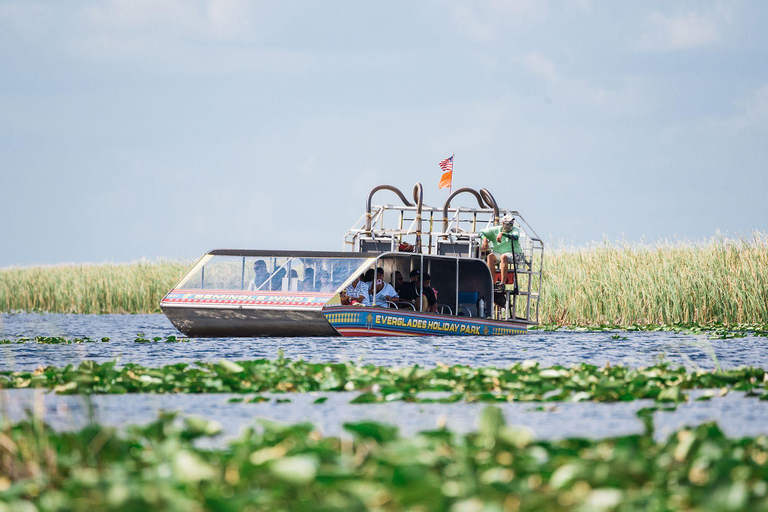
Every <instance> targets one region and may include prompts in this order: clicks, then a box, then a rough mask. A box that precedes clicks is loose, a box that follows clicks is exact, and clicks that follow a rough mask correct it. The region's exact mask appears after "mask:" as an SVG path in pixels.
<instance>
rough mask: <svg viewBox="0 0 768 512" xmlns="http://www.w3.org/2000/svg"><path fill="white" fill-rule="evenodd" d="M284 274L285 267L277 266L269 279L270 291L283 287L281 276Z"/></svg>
mask: <svg viewBox="0 0 768 512" xmlns="http://www.w3.org/2000/svg"><path fill="white" fill-rule="evenodd" d="M285 274H287V272H286V271H285V268H283V267H280V268H278V269H277V270H276V271H275V273H274V274H272V279H270V282H271V283H270V284H271V285H272V286H270V288H269V289H270V290H272V291H280V290H282V289H283V278H284V277H285Z"/></svg>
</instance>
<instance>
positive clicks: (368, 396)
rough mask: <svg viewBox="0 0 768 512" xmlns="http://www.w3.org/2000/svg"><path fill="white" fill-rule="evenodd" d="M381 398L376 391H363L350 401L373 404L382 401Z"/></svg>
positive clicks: (352, 402)
mask: <svg viewBox="0 0 768 512" xmlns="http://www.w3.org/2000/svg"><path fill="white" fill-rule="evenodd" d="M380 401H381V398H379V396H378V395H376V394H375V393H361V394H360V395H358V396H356V397H355V398H353V399H352V400H350V401H349V403H351V404H373V403H376V402H380Z"/></svg>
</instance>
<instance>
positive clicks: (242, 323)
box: [163, 306, 339, 338]
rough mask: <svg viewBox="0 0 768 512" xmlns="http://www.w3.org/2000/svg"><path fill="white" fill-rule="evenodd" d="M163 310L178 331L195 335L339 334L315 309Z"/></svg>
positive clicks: (281, 335) (178, 308)
mask: <svg viewBox="0 0 768 512" xmlns="http://www.w3.org/2000/svg"><path fill="white" fill-rule="evenodd" d="M163 312H164V313H165V315H166V316H167V317H168V319H169V320H170V321H171V323H173V325H174V326H175V327H176V328H177V329H178V330H179V331H181V332H182V333H184V334H185V335H186V336H190V337H195V338H202V337H215V338H228V337H256V336H276V337H293V336H338V335H339V334H338V333H337V332H336V330H335V329H334V328H333V327H332V326H331V325H330V324H329V323H328V321H327V320H326V319H325V316H323V313H322V311H320V310H319V309H315V310H310V309H286V308H282V309H248V308H240V307H233V308H222V307H216V308H212V307H178V306H175V307H174V306H163Z"/></svg>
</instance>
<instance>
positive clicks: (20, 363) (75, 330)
mask: <svg viewBox="0 0 768 512" xmlns="http://www.w3.org/2000/svg"><path fill="white" fill-rule="evenodd" d="M140 334H141V335H143V336H144V337H146V338H153V337H156V336H157V337H162V338H166V337H167V336H172V335H174V336H180V334H179V333H178V331H176V329H175V328H174V327H173V326H172V325H171V323H170V322H169V321H168V320H167V319H166V318H165V316H163V315H61V314H14V315H9V314H4V315H2V316H0V338H3V339H17V338H18V337H22V336H26V337H35V336H60V337H65V338H69V339H72V338H76V337H86V336H87V337H89V338H91V339H101V338H102V337H108V338H110V341H109V342H108V343H101V342H95V343H83V344H70V345H44V344H37V343H29V342H28V343H25V344H11V345H0V369H3V370H20V369H25V370H29V369H34V368H37V367H38V366H40V365H42V366H47V365H54V366H64V365H67V364H75V365H77V364H79V363H80V362H81V361H83V360H86V359H90V360H95V361H99V362H104V361H109V360H112V359H115V358H119V360H120V362H133V363H138V364H141V365H144V366H162V365H167V364H172V363H177V362H190V363H193V362H195V361H218V360H219V359H234V360H237V359H258V358H267V359H274V358H276V357H277V356H278V353H279V352H280V351H282V352H283V353H284V354H285V356H286V357H289V358H292V359H305V360H308V361H315V362H342V361H354V362H359V363H371V364H376V365H383V366H406V365H414V364H419V365H422V366H427V367H430V366H433V365H434V364H435V363H437V362H441V363H445V364H465V365H469V366H473V367H478V366H501V367H504V366H508V365H510V364H512V363H515V362H519V361H523V360H527V359H530V360H535V361H539V362H540V363H541V364H542V365H543V366H552V365H564V366H569V365H572V364H576V363H580V362H587V363H591V364H596V365H605V364H606V363H610V364H611V365H617V364H622V365H627V366H633V367H637V366H648V365H652V364H655V363H657V362H658V361H659V360H660V359H665V360H668V361H671V362H673V363H676V364H681V365H684V366H686V367H688V368H691V369H698V368H703V369H711V368H715V367H717V366H718V365H719V366H720V367H722V368H734V367H738V366H745V365H749V366H759V367H763V368H765V367H768V340H766V339H765V338H759V337H754V336H748V337H746V338H736V339H728V340H710V339H708V337H707V336H706V335H690V334H682V333H670V332H620V333H610V332H545V331H531V332H529V333H528V334H526V335H522V336H509V337H482V336H477V337H459V336H454V337H437V336H435V337H418V338H417V337H414V338H205V339H194V340H192V341H190V342H188V343H163V342H161V343H149V344H148V343H135V342H134V340H135V339H136V337H137V336H138V335H140ZM616 335H618V337H620V338H622V339H613V337H612V336H616ZM233 396H235V395H229V394H218V395H212V394H204V395H190V394H185V395H152V394H135V395H120V396H115V395H107V396H94V397H93V398H92V404H93V409H94V412H95V415H96V418H97V419H98V420H99V421H101V422H103V423H105V424H107V425H113V426H123V425H125V424H128V423H147V422H149V421H152V420H153V419H154V418H155V417H156V416H157V413H158V411H159V410H161V409H164V410H177V411H180V413H181V414H182V415H197V416H203V417H206V418H212V419H218V420H219V421H221V423H222V424H223V427H224V436H223V439H227V438H231V437H232V436H235V435H237V434H238V432H239V431H240V429H241V428H242V427H244V426H247V425H252V424H254V422H255V420H257V419H260V418H261V419H269V420H272V421H281V422H287V423H296V422H300V421H309V422H311V423H313V424H315V426H317V427H318V428H319V429H320V430H321V431H322V432H323V433H325V434H326V435H341V434H343V432H344V431H343V428H342V426H343V424H344V423H345V422H350V421H361V420H364V419H369V420H375V421H382V422H386V423H395V424H397V425H398V426H399V427H400V429H401V432H402V433H404V434H412V433H414V432H417V431H420V430H427V429H431V428H434V427H435V425H436V424H442V423H445V424H447V425H448V426H449V427H450V428H452V429H454V430H457V431H460V432H466V431H470V430H473V429H474V428H475V427H476V417H477V413H478V412H479V411H480V410H481V409H482V408H483V407H485V405H483V404H476V403H456V404H412V403H404V402H393V403H388V404H350V403H349V401H350V400H351V399H352V398H353V397H354V396H355V394H354V393H326V394H319V393H309V394H284V395H280V398H282V399H285V398H288V399H289V400H290V402H285V403H277V402H276V401H275V400H271V401H270V402H266V403H253V404H244V403H229V402H228V401H227V400H228V399H229V398H231V397H233ZM318 396H327V397H328V400H327V401H326V402H325V403H323V404H313V403H312V402H313V401H314V400H315V399H316V398H317V397H318ZM693 396H694V397H695V396H696V395H695V393H694V395H693ZM35 397H36V393H35V392H34V391H33V390H11V391H7V392H5V393H4V394H3V399H4V400H5V402H6V403H5V405H4V407H2V408H0V414H3V413H2V412H1V411H2V410H5V411H7V413H6V414H8V415H9V416H10V417H12V418H14V419H19V418H21V417H23V416H24V414H26V413H25V411H26V410H32V409H34V406H35V403H36V401H37V404H38V406H39V408H40V409H41V410H43V411H44V414H45V418H46V421H49V422H50V423H51V424H53V425H54V426H56V427H58V428H75V427H79V426H82V425H83V424H84V422H85V421H86V420H87V418H88V413H87V407H86V405H85V402H84V400H83V398H82V397H77V396H57V395H53V394H50V393H48V394H41V393H37V399H36V398H35ZM651 405H654V404H653V402H650V401H647V400H638V401H634V402H628V403H626V402H625V403H621V402H620V403H593V402H588V403H556V404H552V403H530V402H527V403H506V404H501V407H502V410H503V411H504V414H505V416H506V418H507V421H508V422H509V423H512V424H515V425H521V426H526V427H529V428H531V429H532V430H533V431H534V432H535V434H536V436H537V437H539V438H562V437H574V436H585V437H593V438H596V437H604V436H614V435H625V434H632V433H640V432H642V429H643V427H642V423H641V422H640V420H638V419H637V417H636V412H637V410H638V409H640V408H642V407H648V406H651ZM655 417H656V423H657V437H664V436H666V435H668V434H669V432H671V431H673V430H675V429H677V428H680V427H682V426H684V425H696V424H699V423H702V422H705V421H717V422H718V423H719V424H720V425H721V427H722V428H723V429H724V430H725V432H726V433H727V434H728V435H730V436H734V437H740V436H755V435H758V434H768V401H759V400H757V399H756V398H754V397H745V396H744V395H743V394H741V393H730V394H728V395H726V396H724V397H718V398H714V399H712V400H710V401H706V402H698V401H691V402H690V403H687V404H682V405H680V406H679V407H678V408H677V410H676V411H675V412H658V413H656V415H655Z"/></svg>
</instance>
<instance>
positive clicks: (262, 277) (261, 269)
mask: <svg viewBox="0 0 768 512" xmlns="http://www.w3.org/2000/svg"><path fill="white" fill-rule="evenodd" d="M253 273H254V278H253V279H251V282H250V283H248V289H249V290H258V289H260V288H262V286H263V285H264V284H265V283H266V282H267V279H269V271H268V270H267V264H266V262H265V261H264V260H256V261H254V262H253Z"/></svg>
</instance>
